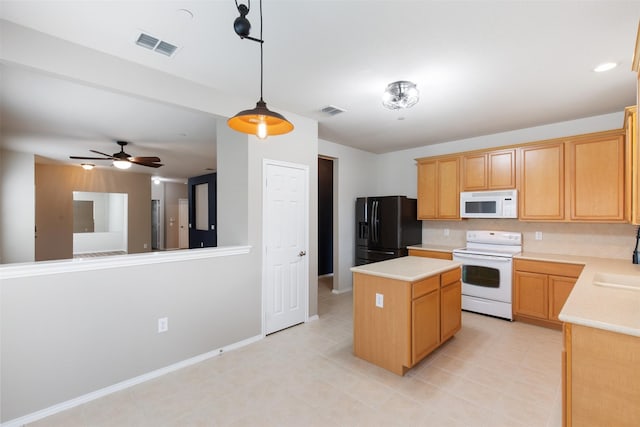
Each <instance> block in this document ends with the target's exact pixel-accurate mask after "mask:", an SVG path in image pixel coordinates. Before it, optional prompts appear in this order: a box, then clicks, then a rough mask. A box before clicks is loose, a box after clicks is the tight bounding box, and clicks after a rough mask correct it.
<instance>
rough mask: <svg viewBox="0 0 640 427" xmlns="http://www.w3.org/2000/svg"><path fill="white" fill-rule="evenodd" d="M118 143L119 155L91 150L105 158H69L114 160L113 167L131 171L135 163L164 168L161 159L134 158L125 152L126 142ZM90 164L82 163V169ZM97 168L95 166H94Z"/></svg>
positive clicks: (77, 157)
mask: <svg viewBox="0 0 640 427" xmlns="http://www.w3.org/2000/svg"><path fill="white" fill-rule="evenodd" d="M116 143H117V144H118V145H119V146H120V152H119V153H113V154H106V153H102V152H100V151H96V150H89V151H91V152H92V153H96V154H100V155H101V156H103V157H82V156H69V158H70V159H79V160H112V161H113V166H115V167H117V168H118V169H129V168H130V167H131V164H133V163H135V164H136V165H140V166H147V167H150V168H159V167H160V166H162V163H159V162H160V158H159V157H155V156H153V157H133V156H131V155H130V154H127V153H125V152H124V147H125V145H127V144H128V142H126V141H116ZM85 164H88V163H82V165H81V166H82V167H85V166H84V165H85ZM93 166H95V165H93ZM85 169H86V167H85Z"/></svg>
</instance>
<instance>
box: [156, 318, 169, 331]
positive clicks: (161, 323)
mask: <svg viewBox="0 0 640 427" xmlns="http://www.w3.org/2000/svg"><path fill="white" fill-rule="evenodd" d="M168 330H169V318H168V317H161V318H160V319H158V333H159V334H160V333H162V332H167V331H168Z"/></svg>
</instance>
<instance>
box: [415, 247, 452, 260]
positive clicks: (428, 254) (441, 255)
mask: <svg viewBox="0 0 640 427" xmlns="http://www.w3.org/2000/svg"><path fill="white" fill-rule="evenodd" d="M409 256H421V257H425V258H437V259H448V260H452V259H453V254H452V253H451V252H440V251H428V250H422V249H409Z"/></svg>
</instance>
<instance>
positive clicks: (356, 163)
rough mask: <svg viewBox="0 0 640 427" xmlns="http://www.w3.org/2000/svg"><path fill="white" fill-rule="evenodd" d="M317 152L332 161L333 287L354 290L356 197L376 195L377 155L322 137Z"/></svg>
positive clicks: (339, 289) (341, 290)
mask: <svg viewBox="0 0 640 427" xmlns="http://www.w3.org/2000/svg"><path fill="white" fill-rule="evenodd" d="M318 153H319V155H321V156H325V157H329V158H332V159H334V160H333V175H334V182H333V187H334V195H333V199H334V210H335V209H337V215H334V223H333V227H334V230H333V235H334V254H333V265H334V268H333V289H334V290H335V291H336V292H343V291H346V290H349V289H351V286H352V276H351V271H350V270H349V269H350V268H351V267H353V265H354V259H355V235H356V230H355V210H356V206H355V203H356V198H357V197H361V196H373V195H377V193H378V190H377V188H376V180H375V179H374V175H375V174H374V173H373V171H376V166H375V165H376V164H377V157H378V156H376V155H375V154H373V153H368V152H366V151H362V150H357V149H355V148H351V147H347V146H344V145H340V144H335V143H333V142H329V141H325V140H322V139H321V140H319V141H318Z"/></svg>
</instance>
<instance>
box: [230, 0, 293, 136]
mask: <svg viewBox="0 0 640 427" xmlns="http://www.w3.org/2000/svg"><path fill="white" fill-rule="evenodd" d="M236 7H237V8H238V12H239V13H240V16H239V17H238V18H236V20H235V21H234V23H233V28H234V30H235V32H236V34H238V35H239V36H240V38H242V39H249V40H252V41H255V42H258V43H260V99H259V100H258V102H257V103H256V106H255V108H252V109H250V110H244V111H240V112H239V113H238V114H236V115H235V116H233V117H231V118H230V119H229V120H227V124H228V125H229V127H230V128H231V129H234V130H237V131H238V132H242V133H246V134H253V135H256V136H257V137H258V138H260V139H266V138H267V136H271V135H282V134H285V133H289V132H291V131H292V130H293V124H292V123H291V122H290V121H288V120H287V119H285V118H284V116H283V115H282V114H279V113H276V112H275V111H271V110H269V109H268V108H267V103H266V102H264V100H263V99H262V87H263V81H264V76H263V74H264V71H263V70H264V59H263V56H264V55H263V49H262V45H263V44H264V40H262V0H260V38H259V39H256V38H253V37H249V30H250V29H251V24H250V23H249V20H247V18H246V16H247V14H248V13H249V9H250V7H251V0H249V6H248V7H247V6H245V5H243V4H241V5H238V0H236Z"/></svg>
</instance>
